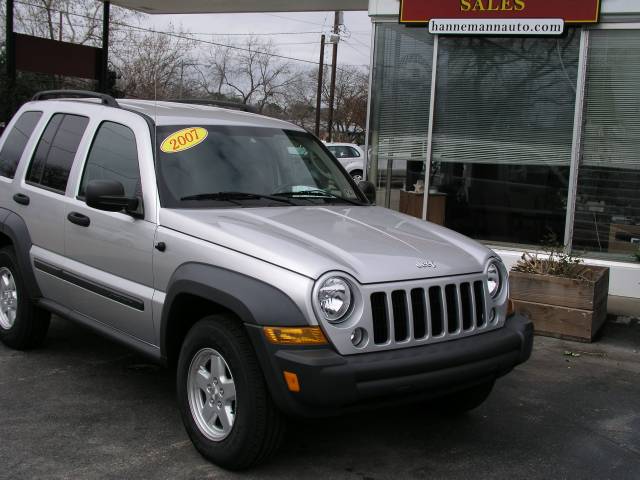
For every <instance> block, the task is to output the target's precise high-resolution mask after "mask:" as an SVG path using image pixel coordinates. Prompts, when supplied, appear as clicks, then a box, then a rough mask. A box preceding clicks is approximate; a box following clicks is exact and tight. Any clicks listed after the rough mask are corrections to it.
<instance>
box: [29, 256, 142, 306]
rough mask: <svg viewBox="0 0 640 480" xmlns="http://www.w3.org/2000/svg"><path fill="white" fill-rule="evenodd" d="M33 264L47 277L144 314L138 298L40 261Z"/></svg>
mask: <svg viewBox="0 0 640 480" xmlns="http://www.w3.org/2000/svg"><path fill="white" fill-rule="evenodd" d="M33 264H34V266H35V267H36V268H37V269H38V270H40V271H41V272H44V273H48V274H49V275H52V276H54V277H57V278H59V279H61V280H64V281H65V282H69V283H72V284H74V285H76V286H78V287H80V288H84V289H85V290H89V291H90V292H93V293H95V294H97V295H100V296H102V297H105V298H108V299H109V300H113V301H114V302H118V303H121V304H122V305H126V306H127V307H131V308H135V309H136V310H139V311H141V312H144V302H143V301H142V300H140V299H139V298H136V297H133V296H131V295H128V294H126V293H123V292H120V291H118V290H114V289H112V288H109V287H105V286H104V285H100V284H98V283H96V282H93V281H91V280H87V279H86V278H82V277H79V276H78V275H75V274H73V273H69V272H66V271H64V270H62V269H61V268H58V267H55V266H53V265H49V264H48V263H46V262H43V261H42V260H38V259H35V260H34V261H33Z"/></svg>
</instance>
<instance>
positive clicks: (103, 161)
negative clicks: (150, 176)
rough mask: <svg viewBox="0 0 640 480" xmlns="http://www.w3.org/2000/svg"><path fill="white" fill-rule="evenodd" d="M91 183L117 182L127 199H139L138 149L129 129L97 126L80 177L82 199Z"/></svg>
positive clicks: (140, 193) (121, 126) (113, 124)
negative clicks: (120, 184)
mask: <svg viewBox="0 0 640 480" xmlns="http://www.w3.org/2000/svg"><path fill="white" fill-rule="evenodd" d="M91 180H117V181H118V182H120V183H122V185H123V186H124V193H125V195H126V196H128V197H141V196H142V191H141V183H140V169H139V165H138V148H137V145H136V137H135V134H134V133H133V132H132V131H131V129H130V128H128V127H125V126H124V125H120V124H119V123H113V122H104V123H103V124H102V125H100V127H99V128H98V132H97V133H96V136H95V138H94V139H93V144H92V145H91V150H90V151H89V156H88V158H87V164H86V166H85V169H84V173H83V175H82V182H81V184H80V192H79V193H80V196H81V197H83V196H84V193H85V190H86V188H87V184H88V183H89V182H90V181H91Z"/></svg>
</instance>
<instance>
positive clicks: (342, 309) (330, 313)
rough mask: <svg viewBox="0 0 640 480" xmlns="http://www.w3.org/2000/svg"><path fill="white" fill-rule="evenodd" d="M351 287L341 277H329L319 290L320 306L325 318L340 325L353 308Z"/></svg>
mask: <svg viewBox="0 0 640 480" xmlns="http://www.w3.org/2000/svg"><path fill="white" fill-rule="evenodd" d="M351 296H352V295H351V287H350V286H349V283H348V282H347V281H346V280H344V279H343V278H340V277H329V278H327V279H326V280H325V281H324V282H322V285H321V286H320V288H319V289H318V305H319V307H320V312H322V315H323V316H324V318H325V319H326V320H327V321H329V322H331V323H340V321H341V320H342V319H344V317H345V316H346V315H347V313H348V312H349V308H350V307H351Z"/></svg>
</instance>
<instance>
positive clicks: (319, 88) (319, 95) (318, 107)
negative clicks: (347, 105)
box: [315, 35, 326, 137]
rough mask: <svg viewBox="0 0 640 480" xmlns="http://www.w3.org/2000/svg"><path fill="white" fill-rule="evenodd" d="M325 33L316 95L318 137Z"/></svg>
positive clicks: (318, 132)
mask: <svg viewBox="0 0 640 480" xmlns="http://www.w3.org/2000/svg"><path fill="white" fill-rule="evenodd" d="M325 38H326V37H325V35H322V36H321V37H320V62H319V65H320V66H319V68H318V94H317V96H316V132H315V133H316V137H320V109H321V108H322V76H323V74H324V41H325Z"/></svg>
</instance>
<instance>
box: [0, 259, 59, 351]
mask: <svg viewBox="0 0 640 480" xmlns="http://www.w3.org/2000/svg"><path fill="white" fill-rule="evenodd" d="M50 319H51V314H50V313H49V312H46V311H44V310H42V309H41V308H38V307H36V306H35V305H34V303H33V301H32V300H31V299H30V298H29V293H28V292H27V289H26V287H25V284H24V278H23V275H22V272H21V271H20V269H19V268H18V261H17V258H16V253H15V251H14V250H13V248H12V247H4V248H1V249H0V341H2V343H4V344H5V345H7V346H8V347H11V348H14V349H16V350H28V349H30V348H35V347H39V346H41V345H42V343H43V342H44V339H45V337H46V336H47V330H49V323H50Z"/></svg>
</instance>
